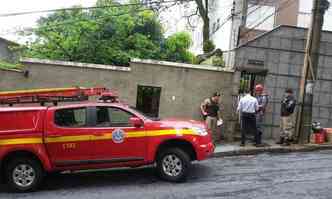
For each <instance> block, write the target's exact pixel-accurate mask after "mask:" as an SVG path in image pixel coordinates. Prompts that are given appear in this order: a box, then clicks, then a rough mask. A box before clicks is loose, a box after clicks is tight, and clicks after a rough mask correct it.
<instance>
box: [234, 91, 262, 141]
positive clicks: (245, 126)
mask: <svg viewBox="0 0 332 199" xmlns="http://www.w3.org/2000/svg"><path fill="white" fill-rule="evenodd" d="M244 92H245V96H244V97H242V98H241V99H240V101H239V104H238V107H237V112H238V113H239V114H240V118H241V122H240V123H241V145H240V146H245V144H246V135H248V134H253V135H255V146H256V147H260V146H261V140H260V137H259V136H258V133H257V127H256V113H257V111H258V110H259V105H258V101H257V99H256V98H255V97H253V96H251V94H250V91H249V90H248V89H246V90H245V91H244Z"/></svg>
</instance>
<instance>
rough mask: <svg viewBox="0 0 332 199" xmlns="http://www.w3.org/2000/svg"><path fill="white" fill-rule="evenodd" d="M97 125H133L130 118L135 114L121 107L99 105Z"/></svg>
mask: <svg viewBox="0 0 332 199" xmlns="http://www.w3.org/2000/svg"><path fill="white" fill-rule="evenodd" d="M96 112H97V118H96V120H97V121H96V125H97V127H131V124H130V121H129V120H130V118H131V117H133V116H134V115H133V114H131V113H129V112H127V111H124V110H122V109H119V108H114V107H97V109H96Z"/></svg>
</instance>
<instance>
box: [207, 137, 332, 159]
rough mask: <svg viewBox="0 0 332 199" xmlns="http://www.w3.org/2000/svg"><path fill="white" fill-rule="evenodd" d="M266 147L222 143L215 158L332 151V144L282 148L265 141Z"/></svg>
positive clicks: (295, 145) (215, 153)
mask: <svg viewBox="0 0 332 199" xmlns="http://www.w3.org/2000/svg"><path fill="white" fill-rule="evenodd" d="M263 143H264V144H266V146H265V147H260V148H256V147H255V146H253V144H250V143H249V144H247V145H246V146H245V147H240V145H239V144H240V143H239V142H234V143H221V144H218V145H217V146H216V148H215V151H214V155H213V157H226V156H239V155H256V154H260V153H290V152H307V151H315V150H328V149H331V150H332V144H330V143H327V144H320V145H318V144H305V145H299V144H292V145H291V146H280V145H277V144H275V141H274V140H264V142H263Z"/></svg>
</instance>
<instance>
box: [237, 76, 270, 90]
mask: <svg viewBox="0 0 332 199" xmlns="http://www.w3.org/2000/svg"><path fill="white" fill-rule="evenodd" d="M265 76H266V74H265V73H257V72H256V73H255V72H247V71H242V72H241V79H240V89H239V94H240V95H241V94H243V92H244V91H245V90H246V89H249V90H250V93H251V94H252V95H253V94H254V89H255V85H257V84H263V85H264V81H265Z"/></svg>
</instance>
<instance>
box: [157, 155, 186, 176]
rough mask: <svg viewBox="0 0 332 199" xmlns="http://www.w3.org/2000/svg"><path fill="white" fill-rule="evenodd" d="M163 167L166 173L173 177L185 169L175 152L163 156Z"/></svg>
mask: <svg viewBox="0 0 332 199" xmlns="http://www.w3.org/2000/svg"><path fill="white" fill-rule="evenodd" d="M162 167H163V171H164V173H165V174H167V175H168V176H173V177H175V176H178V175H179V174H180V173H181V172H182V169H183V166H182V161H181V159H180V158H179V157H178V156H176V155H174V154H169V155H167V156H165V157H164V158H163V161H162Z"/></svg>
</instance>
